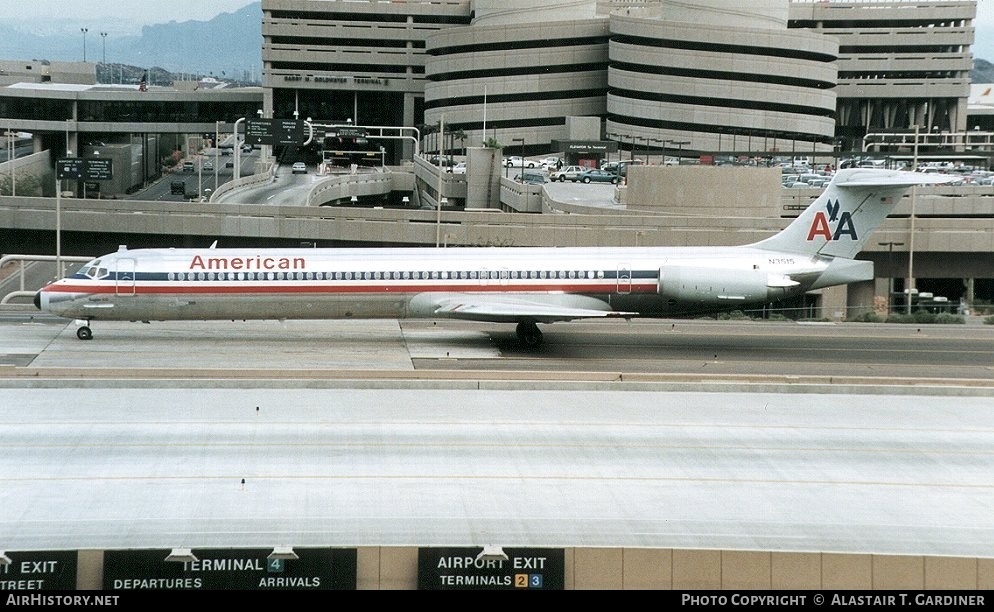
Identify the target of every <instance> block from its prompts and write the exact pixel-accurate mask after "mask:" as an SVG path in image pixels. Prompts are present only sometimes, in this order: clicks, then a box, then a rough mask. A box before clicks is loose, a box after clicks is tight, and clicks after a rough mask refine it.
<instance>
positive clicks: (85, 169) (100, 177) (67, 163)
mask: <svg viewBox="0 0 994 612" xmlns="http://www.w3.org/2000/svg"><path fill="white" fill-rule="evenodd" d="M55 172H56V176H57V178H58V179H59V180H63V179H69V180H73V179H86V180H88V181H109V180H110V179H112V178H113V175H114V164H113V160H110V159H83V158H81V157H76V158H73V159H60V160H58V161H56V162H55Z"/></svg>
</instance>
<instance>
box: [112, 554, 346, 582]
mask: <svg viewBox="0 0 994 612" xmlns="http://www.w3.org/2000/svg"><path fill="white" fill-rule="evenodd" d="M293 551H294V554H295V555H296V556H297V558H296V559H270V558H269V554H270V553H271V552H273V549H272V548H265V549H263V548H258V549H193V551H192V552H193V556H194V557H196V560H195V561H194V560H190V561H166V560H165V559H166V557H167V556H168V555H169V553H170V551H169V550H108V551H106V552H105V553H104V589H105V590H117V591H121V590H150V589H151V590H232V589H235V590H355V588H356V549H354V548H294V549H293Z"/></svg>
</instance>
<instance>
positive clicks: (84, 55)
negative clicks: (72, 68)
mask: <svg viewBox="0 0 994 612" xmlns="http://www.w3.org/2000/svg"><path fill="white" fill-rule="evenodd" d="M79 31H80V32H82V33H83V62H84V63H85V62H86V33H87V32H89V31H90V28H80V29H79Z"/></svg>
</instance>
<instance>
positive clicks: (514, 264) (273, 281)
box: [39, 247, 866, 321]
mask: <svg viewBox="0 0 994 612" xmlns="http://www.w3.org/2000/svg"><path fill="white" fill-rule="evenodd" d="M833 261H835V260H832V259H831V258H819V257H811V256H804V255H790V254H784V253H775V252H769V251H763V250H760V249H754V248H748V247H718V248H667V247H645V248H637V247H636V248H631V247H619V248H531V247H526V248H498V247H493V248H446V249H428V248H404V249H375V248H374V249H370V248H362V249H141V250H133V251H129V250H125V249H122V250H120V251H118V252H116V253H112V254H110V255H107V256H104V257H101V258H99V259H97V260H94V261H93V262H90V263H89V264H87V265H86V266H84V267H83V268H82V269H81V270H80V271H79V272H78V273H76V274H75V275H73V276H71V277H68V278H65V279H61V280H59V281H57V282H55V283H53V284H51V285H49V286H47V287H45V288H44V289H43V290H42V291H41V292H40V293H39V301H40V304H39V307H40V308H42V309H43V310H47V311H50V312H52V313H55V314H58V315H61V316H64V317H69V318H79V319H87V320H89V319H94V320H99V319H107V320H171V319H291V318H349V317H352V318H379V317H390V318H394V317H396V318H406V317H419V318H423V317H434V316H447V315H445V314H441V315H440V314H439V307H438V305H439V303H440V300H441V299H442V298H445V299H446V300H447V301H448V303H449V304H451V303H452V302H453V301H458V299H459V298H460V297H461V296H467V297H468V296H473V301H474V302H478V303H480V302H482V303H488V302H495V301H499V300H500V299H502V297H506V296H514V299H520V300H532V301H534V302H535V303H536V304H541V305H544V306H545V305H551V306H552V307H555V308H559V309H569V308H588V307H590V302H591V300H599V301H600V302H603V303H606V304H607V305H609V307H610V309H613V310H615V311H624V312H625V313H629V314H632V315H633V316H649V317H651V316H665V315H675V314H687V313H694V312H704V311H714V310H721V309H729V308H735V307H740V306H743V305H748V304H763V303H768V302H770V301H774V300H776V299H781V298H784V297H789V296H793V295H798V294H800V293H803V292H804V291H807V290H809V289H812V288H818V287H821V286H827V285H830V284H838V283H839V282H851V281H853V280H862V279H863V278H864V277H865V276H866V269H865V266H863V265H859V266H857V268H859V269H858V270H852V271H847V272H846V273H844V274H842V275H841V276H843V277H845V278H841V279H837V278H835V276H839V275H838V274H834V275H833V274H831V273H830V274H828V275H825V272H826V271H827V270H830V269H832V268H833V266H832V264H833ZM844 261H846V262H847V263H849V264H864V263H866V262H852V261H850V260H844ZM829 281H831V282H829ZM453 310H455V309H453ZM462 316H463V318H476V319H480V320H505V321H515V320H537V321H552V320H568V319H570V318H580V317H571V316H549V317H547V318H543V317H541V316H527V313H525V314H515V312H509V313H508V314H507V315H506V316H501V315H498V314H494V313H490V314H487V315H485V316H477V317H474V316H472V315H471V314H464V315H462Z"/></svg>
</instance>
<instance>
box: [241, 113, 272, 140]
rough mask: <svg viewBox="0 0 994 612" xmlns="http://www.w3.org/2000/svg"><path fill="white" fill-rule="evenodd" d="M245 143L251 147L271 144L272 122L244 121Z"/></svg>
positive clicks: (265, 120) (260, 120)
mask: <svg viewBox="0 0 994 612" xmlns="http://www.w3.org/2000/svg"><path fill="white" fill-rule="evenodd" d="M245 142H246V143H248V144H251V145H272V144H273V122H272V120H270V119H246V120H245Z"/></svg>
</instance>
